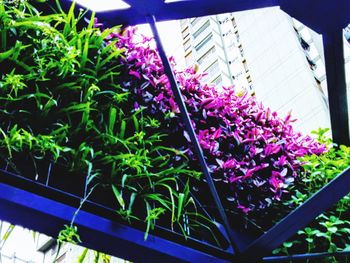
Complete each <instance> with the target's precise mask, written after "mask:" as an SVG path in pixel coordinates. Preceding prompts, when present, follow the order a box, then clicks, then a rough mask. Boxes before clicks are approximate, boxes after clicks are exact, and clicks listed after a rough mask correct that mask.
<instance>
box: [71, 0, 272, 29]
mask: <svg viewBox="0 0 350 263" xmlns="http://www.w3.org/2000/svg"><path fill="white" fill-rule="evenodd" d="M69 1H72V0H69ZM124 2H127V3H129V4H130V5H131V8H129V9H124V10H116V11H107V12H99V13H98V17H99V18H101V20H103V21H104V22H106V23H107V24H109V25H116V24H127V25H136V24H145V23H147V19H146V17H147V16H155V17H156V18H157V21H159V22H160V21H166V20H176V19H184V18H190V17H199V16H208V15H216V14H220V13H227V12H236V11H243V10H248V9H255V8H264V7H271V6H276V5H278V1H277V0H234V1H228V0H216V1H211V0H185V1H177V2H169V3H165V2H164V1H161V0H150V1H144V0H125V1H124Z"/></svg>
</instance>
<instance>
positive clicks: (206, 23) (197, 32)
mask: <svg viewBox="0 0 350 263" xmlns="http://www.w3.org/2000/svg"><path fill="white" fill-rule="evenodd" d="M209 26H210V21H209V20H208V21H207V22H205V23H204V25H202V26H201V27H200V28H199V29H198V30H197V31H196V32H194V33H193V38H197V37H198V36H199V35H200V34H201V33H202V32H203V31H204V30H206V29H207V28H208V27H209Z"/></svg>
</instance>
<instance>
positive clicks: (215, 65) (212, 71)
mask: <svg viewBox="0 0 350 263" xmlns="http://www.w3.org/2000/svg"><path fill="white" fill-rule="evenodd" d="M219 71H220V67H219V62H218V61H217V60H216V61H215V62H214V63H213V64H211V65H210V66H209V67H208V68H207V69H206V70H204V72H206V73H208V77H209V78H210V77H212V76H214V75H215V74H216V73H218V72H219Z"/></svg>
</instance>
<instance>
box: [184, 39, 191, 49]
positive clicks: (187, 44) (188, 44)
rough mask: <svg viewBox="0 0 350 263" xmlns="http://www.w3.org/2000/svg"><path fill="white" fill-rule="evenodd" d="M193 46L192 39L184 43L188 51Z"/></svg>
mask: <svg viewBox="0 0 350 263" xmlns="http://www.w3.org/2000/svg"><path fill="white" fill-rule="evenodd" d="M190 47H191V41H190V39H187V41H186V42H185V43H184V49H185V51H187V50H188V49H189V48H190Z"/></svg>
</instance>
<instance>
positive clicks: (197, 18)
mask: <svg viewBox="0 0 350 263" xmlns="http://www.w3.org/2000/svg"><path fill="white" fill-rule="evenodd" d="M201 19H202V17H196V18H195V19H193V20H192V21H191V25H192V26H194V25H195V24H197V23H198V22H199V21H201Z"/></svg>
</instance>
